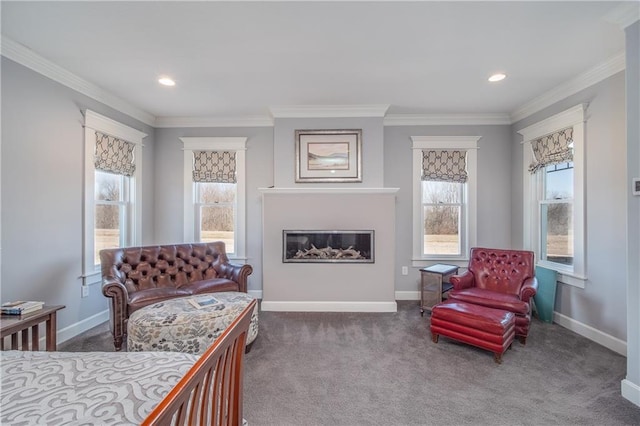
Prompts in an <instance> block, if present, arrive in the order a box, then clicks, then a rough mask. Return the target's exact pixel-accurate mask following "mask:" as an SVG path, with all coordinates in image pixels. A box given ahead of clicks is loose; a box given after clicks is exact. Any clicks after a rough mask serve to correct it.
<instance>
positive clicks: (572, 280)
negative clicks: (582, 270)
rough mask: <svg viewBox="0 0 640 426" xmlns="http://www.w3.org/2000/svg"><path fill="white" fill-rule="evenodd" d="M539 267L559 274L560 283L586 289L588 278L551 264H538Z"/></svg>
mask: <svg viewBox="0 0 640 426" xmlns="http://www.w3.org/2000/svg"><path fill="white" fill-rule="evenodd" d="M537 266H541V267H543V268H547V269H551V270H553V271H556V272H557V273H558V277H557V281H558V282H559V283H562V284H566V285H570V286H572V287H578V288H585V282H586V281H587V277H585V276H583V275H579V274H576V273H575V272H573V271H569V270H567V269H565V268H561V267H558V266H556V265H555V264H553V263H551V262H538V264H537Z"/></svg>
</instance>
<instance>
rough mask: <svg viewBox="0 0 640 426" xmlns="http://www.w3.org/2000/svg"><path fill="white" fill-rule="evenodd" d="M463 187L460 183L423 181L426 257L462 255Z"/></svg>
mask: <svg viewBox="0 0 640 426" xmlns="http://www.w3.org/2000/svg"><path fill="white" fill-rule="evenodd" d="M463 185H464V184H462V183H457V182H433V181H422V205H423V209H424V233H425V235H424V248H423V250H424V251H423V252H424V253H425V254H439V255H442V254H444V255H458V254H460V250H461V241H460V220H461V216H462V214H461V213H462V189H463Z"/></svg>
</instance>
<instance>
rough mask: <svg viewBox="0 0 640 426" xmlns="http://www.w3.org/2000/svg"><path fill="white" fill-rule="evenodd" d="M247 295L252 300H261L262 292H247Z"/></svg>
mask: <svg viewBox="0 0 640 426" xmlns="http://www.w3.org/2000/svg"><path fill="white" fill-rule="evenodd" d="M247 294H248V295H249V296H251V297H253V298H254V299H262V290H247Z"/></svg>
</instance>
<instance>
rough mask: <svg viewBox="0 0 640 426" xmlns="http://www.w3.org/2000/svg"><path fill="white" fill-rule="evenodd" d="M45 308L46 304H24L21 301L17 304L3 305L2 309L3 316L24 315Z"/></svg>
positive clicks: (30, 302)
mask: <svg viewBox="0 0 640 426" xmlns="http://www.w3.org/2000/svg"><path fill="white" fill-rule="evenodd" d="M43 306H44V302H32V301H29V302H23V301H21V300H19V301H16V302H7V303H3V304H2V306H0V308H1V311H2V315H24V314H28V313H30V312H35V311H37V310H38V309H42V307H43Z"/></svg>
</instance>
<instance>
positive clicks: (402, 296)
mask: <svg viewBox="0 0 640 426" xmlns="http://www.w3.org/2000/svg"><path fill="white" fill-rule="evenodd" d="M396 300H420V291H418V290H415V291H396Z"/></svg>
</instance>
